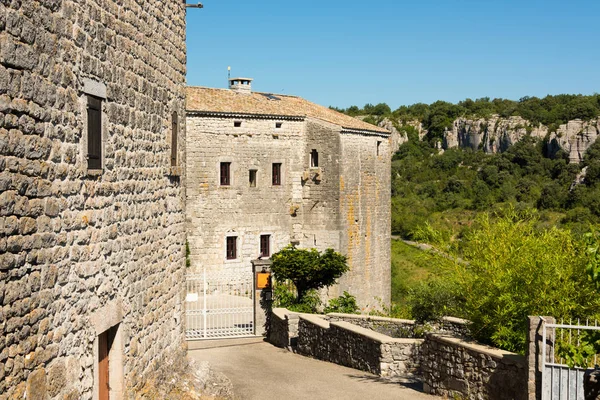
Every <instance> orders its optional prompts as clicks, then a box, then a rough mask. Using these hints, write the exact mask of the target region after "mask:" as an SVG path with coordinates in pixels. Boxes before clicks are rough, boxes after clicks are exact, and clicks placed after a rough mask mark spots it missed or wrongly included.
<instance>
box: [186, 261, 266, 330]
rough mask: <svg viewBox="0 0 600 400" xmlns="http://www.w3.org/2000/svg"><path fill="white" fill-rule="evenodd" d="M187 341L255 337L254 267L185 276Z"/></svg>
mask: <svg viewBox="0 0 600 400" xmlns="http://www.w3.org/2000/svg"><path fill="white" fill-rule="evenodd" d="M186 289H187V292H186V311H185V316H186V321H185V323H186V325H185V332H186V338H187V339H188V340H194V339H214V338H226V337H241V336H253V335H254V332H255V330H254V328H255V327H254V275H253V273H252V269H251V268H230V269H227V270H223V271H203V272H201V273H190V274H187V276H186Z"/></svg>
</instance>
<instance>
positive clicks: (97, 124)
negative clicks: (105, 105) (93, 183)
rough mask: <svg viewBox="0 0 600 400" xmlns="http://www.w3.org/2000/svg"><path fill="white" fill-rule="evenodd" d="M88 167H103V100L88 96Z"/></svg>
mask: <svg viewBox="0 0 600 400" xmlns="http://www.w3.org/2000/svg"><path fill="white" fill-rule="evenodd" d="M87 122H88V123H87V125H88V126H87V135H88V137H87V141H88V156H87V159H88V169H102V100H101V99H99V98H98V97H94V96H88V105H87Z"/></svg>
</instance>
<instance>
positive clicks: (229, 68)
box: [227, 67, 231, 85]
mask: <svg viewBox="0 0 600 400" xmlns="http://www.w3.org/2000/svg"><path fill="white" fill-rule="evenodd" d="M229 79H231V67H227V84H228V85H229Z"/></svg>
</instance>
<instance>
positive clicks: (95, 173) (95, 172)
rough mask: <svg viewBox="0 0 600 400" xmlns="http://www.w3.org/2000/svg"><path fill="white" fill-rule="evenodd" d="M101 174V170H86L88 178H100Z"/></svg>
mask: <svg viewBox="0 0 600 400" xmlns="http://www.w3.org/2000/svg"><path fill="white" fill-rule="evenodd" d="M102 172H103V170H101V169H88V170H87V174H88V176H101V175H102Z"/></svg>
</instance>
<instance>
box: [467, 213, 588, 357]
mask: <svg viewBox="0 0 600 400" xmlns="http://www.w3.org/2000/svg"><path fill="white" fill-rule="evenodd" d="M536 223H537V220H536V218H535V217H530V218H528V219H522V218H519V217H517V216H516V214H515V213H513V214H512V215H510V214H508V213H507V215H506V216H505V217H502V218H500V219H498V220H496V221H494V222H492V221H491V220H490V218H489V216H483V217H481V218H480V219H479V221H478V228H477V229H475V230H473V231H472V232H471V233H469V234H467V235H466V237H465V239H464V241H463V245H462V246H461V250H462V254H463V257H464V258H465V259H467V260H468V261H469V264H468V265H462V264H460V265H457V267H458V271H457V272H458V273H457V275H456V276H457V278H458V280H459V285H460V287H461V290H460V296H461V297H462V298H464V310H465V313H466V314H467V315H466V317H467V318H468V319H470V320H471V321H472V322H473V326H472V329H473V332H472V333H473V335H474V336H475V338H477V339H479V340H480V341H483V342H485V343H489V344H492V345H495V346H497V347H500V348H503V349H505V350H509V351H516V352H519V353H523V352H524V351H525V343H526V335H527V317H528V316H529V315H552V316H554V317H556V318H558V319H560V318H564V319H569V318H574V319H575V318H586V317H588V316H591V315H594V314H596V313H597V312H598V311H599V310H600V301H599V298H598V296H597V294H596V293H595V290H594V289H595V288H594V285H593V284H592V282H590V280H589V279H588V278H587V276H586V273H585V262H586V259H585V245H584V244H583V242H582V241H579V240H576V239H574V237H573V236H572V235H571V233H570V231H568V230H564V229H558V228H551V229H546V230H537V229H536Z"/></svg>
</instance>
